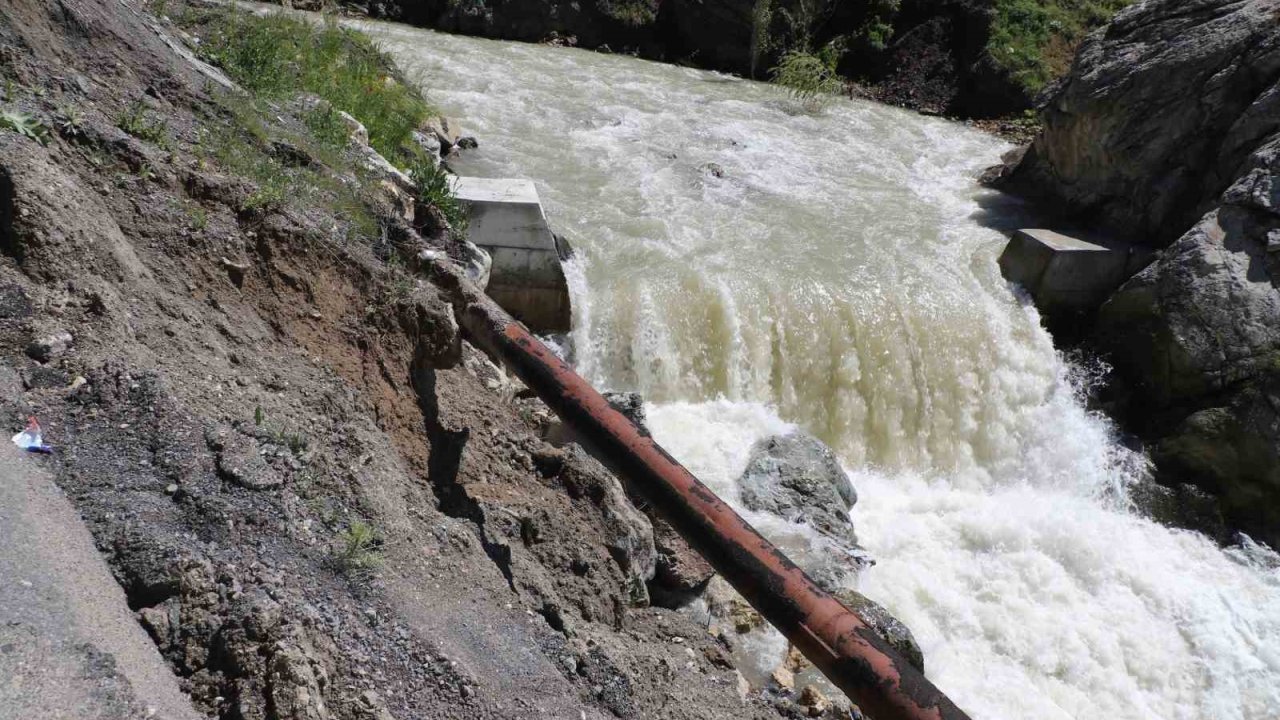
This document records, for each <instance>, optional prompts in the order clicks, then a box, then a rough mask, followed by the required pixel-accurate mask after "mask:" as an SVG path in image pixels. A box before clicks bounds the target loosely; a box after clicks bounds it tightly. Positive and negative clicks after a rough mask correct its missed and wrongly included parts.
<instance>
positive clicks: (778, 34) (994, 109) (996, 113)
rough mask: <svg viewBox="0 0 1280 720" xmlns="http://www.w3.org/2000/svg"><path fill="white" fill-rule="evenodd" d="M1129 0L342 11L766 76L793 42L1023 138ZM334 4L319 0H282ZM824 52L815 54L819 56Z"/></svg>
mask: <svg viewBox="0 0 1280 720" xmlns="http://www.w3.org/2000/svg"><path fill="white" fill-rule="evenodd" d="M1130 1H1131V0H1091V1H1090V2H1087V3H1075V2H1059V1H1058V0H1051V1H1049V2H1027V1H1026V0H947V1H946V2H923V1H921V0H865V1H857V2H848V3H843V4H839V3H832V2H823V1H818V2H808V1H807V0H806V1H805V2H790V1H788V0H782V1H781V2H774V1H772V0H750V1H749V0H711V1H710V2H705V3H704V2H686V1H684V0H673V1H672V2H665V3H657V2H651V1H650V0H627V1H626V2H588V3H582V4H579V3H563V2H560V1H559V0H544V1H542V2H533V3H494V4H492V5H486V4H485V3H483V2H480V3H476V4H473V5H468V4H461V3H453V2H442V1H436V0H432V1H429V2H420V3H404V2H400V1H399V0H389V1H385V2H383V1H380V2H357V3H349V4H346V5H344V6H343V8H342V11H344V12H348V13H360V14H364V15H367V16H369V17H372V18H375V19H385V20H393V21H397V22H404V23H408V24H411V25H415V26H418V27H426V28H432V29H437V30H442V31H445V32H451V33H462V34H467V35H474V36H479V37H488V38H495V39H502V40H518V41H522V42H533V43H545V44H550V45H555V46H558V47H580V48H584V49H590V50H597V51H601V52H610V53H613V52H617V53H622V54H627V55H634V56H638V57H643V58H646V59H651V60H658V61H663V62H670V63H674V64H677V65H681V66H686V67H700V68H705V69H710V70H717V71H722V72H728V73H733V74H735V75H738V76H741V77H746V78H752V79H761V80H767V79H769V78H771V77H772V76H773V73H774V71H775V68H776V66H777V65H778V64H779V62H780V60H781V58H783V57H784V56H785V55H786V54H787V53H790V52H801V53H806V54H810V55H813V56H820V57H821V58H822V60H821V61H820V62H821V63H822V64H824V65H828V66H829V67H828V68H827V71H828V72H830V73H831V74H832V75H833V76H838V77H839V78H841V82H842V83H843V84H844V85H845V92H846V93H850V94H854V95H858V96H862V97H870V98H873V99H876V100H878V101H880V102H885V103H888V104H891V105H896V106H899V107H905V108H909V109H913V110H918V111H921V112H924V113H927V114H931V115H945V116H948V117H953V118H957V119H962V120H977V121H983V122H982V124H981V126H982V127H984V128H986V129H992V130H993V131H996V132H999V133H1002V134H1003V135H1004V136H1005V137H1007V138H1009V139H1011V140H1013V141H1015V142H1021V141H1022V140H1023V139H1028V136H1027V132H1026V130H1025V128H1026V127H1027V126H1028V125H1029V124H1034V123H1033V117H1032V116H1031V114H1030V112H1029V111H1030V110H1031V109H1032V108H1033V106H1034V105H1035V101H1036V97H1037V96H1038V95H1039V93H1040V92H1041V91H1043V90H1044V89H1045V87H1046V86H1048V85H1049V84H1050V83H1052V81H1053V80H1055V79H1056V78H1058V77H1061V76H1062V75H1063V74H1064V73H1065V72H1066V70H1067V69H1068V67H1069V65H1070V60H1071V57H1072V54H1073V53H1074V49H1075V47H1076V45H1077V44H1078V43H1079V42H1080V41H1081V39H1082V38H1083V37H1084V36H1085V35H1086V34H1087V33H1088V32H1089V31H1091V30H1093V29H1095V28H1097V27H1099V26H1101V25H1102V24H1104V23H1105V22H1106V20H1107V19H1109V18H1110V16H1111V15H1112V14H1114V13H1115V12H1116V11H1117V10H1119V9H1120V8H1122V7H1124V6H1125V5H1127V4H1129V2H1130ZM281 4H284V5H285V6H288V7H295V8H298V9H304V10H317V11H319V10H329V9H331V8H329V7H327V6H326V4H325V3H324V2H319V1H317V0H294V1H292V2H290V1H288V0H286V1H283V2H282V3H281ZM814 62H819V61H818V60H816V59H815V60H814Z"/></svg>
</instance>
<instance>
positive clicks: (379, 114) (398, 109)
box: [201, 12, 435, 162]
mask: <svg viewBox="0 0 1280 720" xmlns="http://www.w3.org/2000/svg"><path fill="white" fill-rule="evenodd" d="M201 47H202V49H203V53H204V55H205V56H206V57H207V58H208V59H209V60H211V61H213V62H215V63H217V64H218V65H220V66H222V68H223V69H224V70H226V71H227V73H228V74H229V75H230V76H231V77H232V78H234V79H235V80H236V82H238V83H240V84H241V85H242V86H244V87H245V88H246V89H247V90H250V91H251V92H253V93H254V94H255V95H258V96H259V97H267V98H286V97H290V96H292V95H294V94H296V93H299V92H306V93H313V94H315V95H317V96H319V97H321V98H324V99H325V100H327V101H328V102H329V103H330V104H331V105H332V106H333V107H335V108H340V109H342V110H345V111H347V112H349V113H351V115H352V116H354V117H355V118H356V119H357V120H359V121H360V122H361V123H363V124H364V126H365V128H366V129H368V131H369V144H370V145H372V146H373V148H374V149H375V150H377V151H378V152H379V153H381V154H382V155H383V157H385V158H387V159H389V160H391V161H392V162H395V161H396V159H397V158H398V157H399V156H400V155H401V153H402V152H403V148H405V147H407V146H408V145H409V143H410V136H411V134H412V133H413V131H414V130H416V129H418V128H419V127H420V126H421V125H422V123H423V121H425V120H426V119H427V118H428V117H430V116H431V115H433V114H435V113H434V112H433V110H432V109H431V107H430V106H429V105H428V104H427V102H426V101H425V100H423V99H422V96H421V95H420V94H419V93H418V92H417V91H416V90H415V89H414V88H413V87H411V86H409V85H408V84H406V83H404V82H403V81H402V80H401V79H400V77H399V73H398V72H396V69H395V66H394V64H392V62H391V60H390V59H388V58H387V57H386V56H385V55H384V54H383V53H382V52H381V51H380V50H379V49H378V47H377V46H376V45H375V44H374V43H373V41H372V40H371V39H370V38H369V37H368V36H367V35H364V34H362V33H359V32H356V31H354V30H348V29H346V28H343V27H340V26H339V25H338V24H337V23H336V22H334V21H332V20H328V21H326V22H325V23H324V24H316V23H313V22H310V21H308V20H303V19H299V18H295V17H289V16H287V15H283V14H276V15H268V16H266V17H260V16H256V15H250V14H246V13H240V12H226V13H224V14H222V15H221V17H220V18H219V19H218V20H217V21H215V22H213V23H212V24H210V26H209V27H208V30H207V32H206V33H205V36H204V38H203V44H202V45H201ZM344 137H345V135H344Z"/></svg>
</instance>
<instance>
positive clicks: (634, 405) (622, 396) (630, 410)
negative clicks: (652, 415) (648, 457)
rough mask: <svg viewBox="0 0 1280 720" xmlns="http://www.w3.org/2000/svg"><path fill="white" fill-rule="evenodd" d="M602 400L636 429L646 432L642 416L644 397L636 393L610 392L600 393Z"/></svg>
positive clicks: (643, 416) (644, 419)
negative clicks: (633, 424) (602, 396)
mask: <svg viewBox="0 0 1280 720" xmlns="http://www.w3.org/2000/svg"><path fill="white" fill-rule="evenodd" d="M601 394H602V395H604V399H605V400H607V401H608V402H609V404H610V405H612V406H613V409H614V410H617V411H618V412H620V413H622V414H623V415H625V416H626V417H627V419H628V420H630V421H631V422H633V423H635V425H636V427H638V428H640V429H641V430H645V431H646V432H647V428H646V427H645V421H646V418H645V414H644V396H643V395H641V394H640V393H637V392H612V391H606V392H604V393H601Z"/></svg>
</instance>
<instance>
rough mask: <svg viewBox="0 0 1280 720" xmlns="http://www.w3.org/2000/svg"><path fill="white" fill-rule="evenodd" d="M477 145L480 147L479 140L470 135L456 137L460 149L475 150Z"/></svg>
mask: <svg viewBox="0 0 1280 720" xmlns="http://www.w3.org/2000/svg"><path fill="white" fill-rule="evenodd" d="M478 147H480V141H479V140H476V139H475V138H473V137H471V136H470V135H468V136H466V137H460V138H458V149H460V150H475V149H476V148H478Z"/></svg>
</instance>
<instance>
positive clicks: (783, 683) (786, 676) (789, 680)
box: [769, 667, 796, 692]
mask: <svg viewBox="0 0 1280 720" xmlns="http://www.w3.org/2000/svg"><path fill="white" fill-rule="evenodd" d="M769 682H770V684H771V685H773V687H775V688H776V689H779V690H785V691H787V692H791V691H793V690H795V689H796V676H795V673H793V672H791V671H790V670H788V669H786V668H784V667H780V668H775V669H774V671H773V672H772V673H770V674H769Z"/></svg>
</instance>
